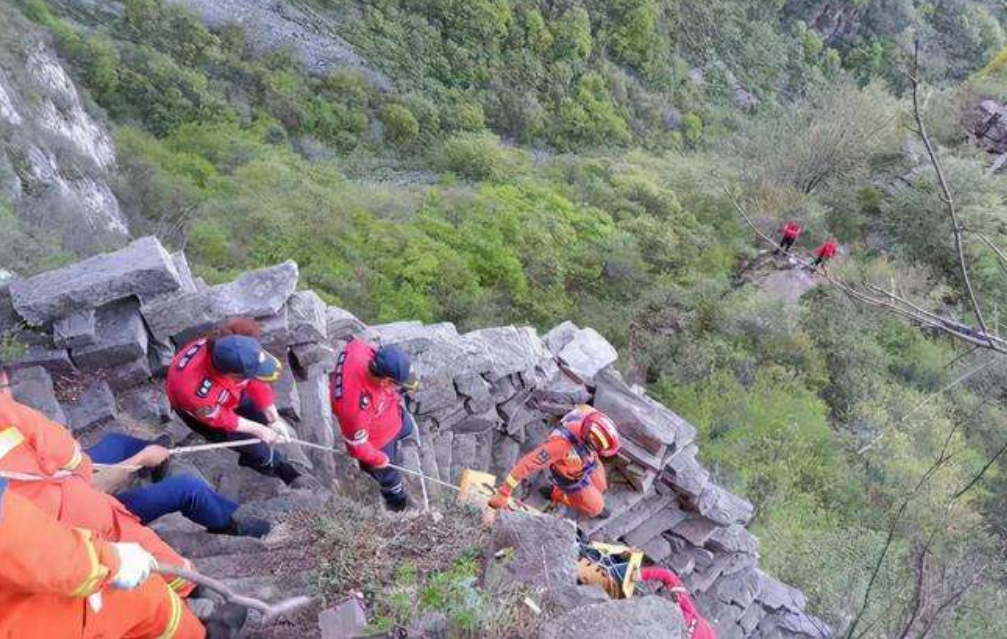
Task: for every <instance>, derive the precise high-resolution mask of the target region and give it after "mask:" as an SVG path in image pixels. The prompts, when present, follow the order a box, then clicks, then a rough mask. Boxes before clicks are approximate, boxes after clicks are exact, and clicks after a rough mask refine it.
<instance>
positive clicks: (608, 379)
mask: <svg viewBox="0 0 1007 639" xmlns="http://www.w3.org/2000/svg"><path fill="white" fill-rule="evenodd" d="M595 382H596V385H597V388H596V390H595V395H594V406H595V407H596V408H597V409H598V410H600V411H602V412H603V413H605V414H606V415H608V416H609V417H611V418H612V419H613V420H615V423H616V424H618V425H619V433H620V434H621V435H622V436H623V437H625V438H627V439H630V440H633V441H634V442H636V443H637V444H639V445H640V446H641V447H643V448H644V449H646V450H648V451H650V452H651V453H654V454H656V455H658V456H660V455H663V454H664V451H665V450H667V447H668V446H672V445H674V444H675V442H676V440H677V439H678V437H679V433H680V432H682V431H684V430H685V429H684V427H683V425H687V424H686V422H685V420H683V419H682V418H681V417H679V416H678V415H676V414H675V413H673V412H671V411H670V410H668V409H667V408H665V407H664V406H661V405H660V404H657V403H656V402H650V401H648V400H647V399H646V398H645V397H643V396H641V395H638V394H636V393H634V392H633V390H632V389H631V388H630V387H629V386H628V385H627V384H626V383H625V382H624V381H623V380H622V377H621V376H620V375H619V373H618V372H617V371H615V370H612V369H606V370H604V371H602V372H601V373H599V374H598V375H597V376H596V377H595ZM689 428H691V427H689ZM693 432H694V431H693Z"/></svg>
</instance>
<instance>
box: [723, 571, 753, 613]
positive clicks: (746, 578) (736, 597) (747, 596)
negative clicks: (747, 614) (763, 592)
mask: <svg viewBox="0 0 1007 639" xmlns="http://www.w3.org/2000/svg"><path fill="white" fill-rule="evenodd" d="M760 588H761V580H760V578H759V575H758V573H757V572H756V571H755V570H753V569H751V568H749V569H747V570H744V571H742V572H740V573H737V574H734V575H731V576H729V577H724V578H722V579H720V580H718V581H717V583H716V585H715V590H714V593H713V594H714V596H716V597H717V598H718V599H720V601H722V602H723V603H727V604H736V605H738V606H740V607H741V608H742V610H744V609H745V608H748V607H749V606H751V605H752V603H753V602H754V601H755V598H756V597H757V596H758V594H759V590H760Z"/></svg>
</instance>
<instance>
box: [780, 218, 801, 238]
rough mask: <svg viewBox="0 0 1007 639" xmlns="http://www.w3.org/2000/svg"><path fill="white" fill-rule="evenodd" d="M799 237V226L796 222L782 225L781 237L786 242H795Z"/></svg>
mask: <svg viewBox="0 0 1007 639" xmlns="http://www.w3.org/2000/svg"><path fill="white" fill-rule="evenodd" d="M800 235H801V225H800V224H798V223H797V222H787V223H786V224H784V225H783V237H784V239H787V240H796V239H797V238H798V236H800Z"/></svg>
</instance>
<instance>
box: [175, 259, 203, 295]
mask: <svg viewBox="0 0 1007 639" xmlns="http://www.w3.org/2000/svg"><path fill="white" fill-rule="evenodd" d="M171 261H172V263H173V264H174V265H175V270H176V271H178V281H179V287H178V290H179V291H182V292H185V293H195V292H196V291H198V290H199V286H197V284H196V279H195V278H194V277H193V276H192V269H191V268H189V258H187V257H186V256H185V253H184V252H182V251H176V252H175V253H172V254H171Z"/></svg>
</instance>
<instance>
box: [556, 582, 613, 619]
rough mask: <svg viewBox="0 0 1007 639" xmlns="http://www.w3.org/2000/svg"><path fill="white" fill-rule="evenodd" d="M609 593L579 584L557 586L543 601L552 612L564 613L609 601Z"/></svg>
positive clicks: (598, 587) (596, 587)
mask: <svg viewBox="0 0 1007 639" xmlns="http://www.w3.org/2000/svg"><path fill="white" fill-rule="evenodd" d="M609 600H610V599H609V596H608V593H606V592H605V591H604V590H602V589H601V587H600V586H589V585H586V584H579V585H576V586H557V587H554V588H550V589H549V590H546V592H545V596H544V598H543V600H542V603H544V604H545V605H546V606H548V607H549V610H550V612H553V613H564V612H569V611H570V610H573V609H575V608H580V607H583V606H590V605H591V604H597V603H604V602H606V601H609Z"/></svg>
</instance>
